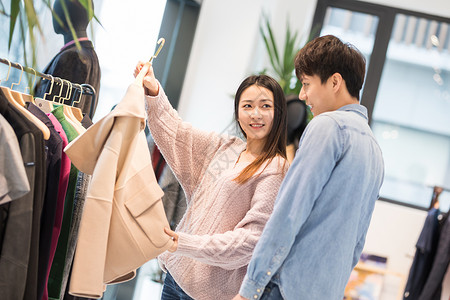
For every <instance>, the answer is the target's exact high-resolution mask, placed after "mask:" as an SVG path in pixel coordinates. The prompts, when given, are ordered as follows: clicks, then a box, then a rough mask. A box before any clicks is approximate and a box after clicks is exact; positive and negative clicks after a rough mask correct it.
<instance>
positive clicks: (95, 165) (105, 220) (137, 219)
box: [65, 84, 173, 298]
mask: <svg viewBox="0 0 450 300" xmlns="http://www.w3.org/2000/svg"><path fill="white" fill-rule="evenodd" d="M144 128H145V110H144V89H143V87H142V86H139V85H136V84H131V85H130V86H129V87H128V89H127V92H126V94H125V96H124V98H123V99H122V101H121V102H120V103H119V104H118V105H117V106H116V107H115V108H114V110H112V111H111V112H110V113H109V114H108V115H107V116H105V117H104V118H103V119H101V120H100V121H98V122H97V123H95V124H94V125H92V126H91V127H90V128H89V129H88V130H87V131H86V132H85V133H84V134H83V135H81V136H79V137H78V138H77V139H76V140H75V141H73V142H72V143H70V144H69V145H68V146H67V148H66V149H65V151H66V153H67V155H68V156H69V157H70V159H71V160H72V163H73V164H74V165H75V166H76V167H77V168H78V169H79V170H80V171H82V172H84V173H87V174H92V180H91V183H90V187H89V190H88V195H87V198H86V201H85V206H84V212H83V216H82V220H81V226H80V232H79V236H78V244H77V249H76V253H75V259H74V263H73V268H72V274H71V280H70V287H69V293H70V294H71V295H74V296H80V297H91V298H99V297H101V296H102V294H103V292H104V290H105V284H109V283H118V282H123V281H126V280H130V279H132V278H133V277H134V276H135V274H136V269H137V268H139V267H140V266H141V265H143V264H144V263H145V262H147V261H148V260H150V259H152V258H155V257H156V256H157V255H159V254H160V253H162V252H164V251H165V250H167V249H168V248H170V247H171V246H172V245H173V242H172V240H171V239H170V237H169V236H167V235H166V234H165V233H164V227H168V226H169V224H168V222H167V219H166V215H165V214H164V208H163V205H162V202H161V197H162V196H163V192H162V190H161V188H160V187H159V185H158V184H157V182H156V178H155V174H154V172H153V168H152V162H151V159H150V153H149V150H148V147H147V141H146V139H145V134H144V131H143V130H144Z"/></svg>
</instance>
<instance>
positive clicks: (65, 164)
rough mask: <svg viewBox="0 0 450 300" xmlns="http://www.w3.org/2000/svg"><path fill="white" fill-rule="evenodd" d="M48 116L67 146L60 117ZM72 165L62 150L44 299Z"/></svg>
mask: <svg viewBox="0 0 450 300" xmlns="http://www.w3.org/2000/svg"><path fill="white" fill-rule="evenodd" d="M47 116H48V118H49V119H50V120H51V121H52V124H53V126H54V127H55V130H56V131H57V132H58V134H59V136H60V137H61V139H62V141H63V145H62V146H63V147H62V148H63V149H64V148H65V147H66V146H67V144H68V140H67V136H66V133H65V132H64V129H63V127H62V125H61V123H59V121H58V119H56V117H55V116H54V115H53V114H51V113H49V114H47ZM70 167H71V163H70V160H69V158H68V157H67V154H66V153H65V152H64V151H61V172H60V176H59V186H58V197H57V205H56V215H55V222H54V224H53V233H52V240H51V247H50V255H49V261H48V265H47V273H46V276H45V280H46V281H45V284H44V293H43V297H42V298H41V299H42V300H47V299H48V289H47V285H48V277H49V275H50V269H51V267H52V262H53V258H54V257H55V252H56V247H57V245H58V239H59V234H60V232H61V225H62V220H63V213H64V201H65V198H66V192H67V187H68V183H69V176H70Z"/></svg>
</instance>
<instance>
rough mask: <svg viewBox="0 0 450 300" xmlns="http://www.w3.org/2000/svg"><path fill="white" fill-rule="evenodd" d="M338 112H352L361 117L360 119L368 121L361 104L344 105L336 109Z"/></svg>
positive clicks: (365, 111) (364, 108)
mask: <svg viewBox="0 0 450 300" xmlns="http://www.w3.org/2000/svg"><path fill="white" fill-rule="evenodd" d="M337 110H338V111H353V112H355V113H357V114H359V115H361V116H362V117H364V119H366V120H367V121H368V120H369V119H368V117H367V108H366V107H365V106H362V105H361V104H348V105H344V106H342V107H340V108H338V109H337Z"/></svg>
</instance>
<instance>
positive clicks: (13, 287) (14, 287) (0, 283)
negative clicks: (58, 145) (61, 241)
mask: <svg viewBox="0 0 450 300" xmlns="http://www.w3.org/2000/svg"><path fill="white" fill-rule="evenodd" d="M0 114H2V115H3V116H4V117H5V119H6V120H7V121H8V123H9V124H10V125H11V127H12V128H13V129H14V132H15V134H16V136H17V139H18V141H19V145H20V151H21V155H22V160H23V162H24V165H25V171H26V173H27V178H28V182H29V184H30V189H31V190H30V192H29V193H27V194H25V195H24V196H22V197H21V198H18V199H16V200H14V201H11V202H9V203H6V204H3V205H2V207H3V208H5V206H4V205H7V213H8V220H7V224H6V226H5V232H4V239H3V245H2V252H1V256H0V291H1V292H2V294H1V296H2V299H36V294H37V285H27V283H28V281H27V280H29V279H27V278H28V276H31V277H33V278H34V276H33V275H34V274H35V275H36V279H37V259H36V261H32V260H33V259H34V256H33V257H31V254H32V252H34V251H35V250H37V246H38V245H37V244H36V242H37V241H38V238H39V231H37V232H36V228H33V226H34V220H35V219H33V218H34V213H35V202H36V201H37V203H40V200H42V198H43V194H42V195H40V196H39V195H38V193H39V192H42V190H41V189H42V187H41V186H38V185H39V184H40V182H41V179H40V178H38V177H39V176H41V177H42V175H44V178H43V179H45V174H42V173H40V171H39V168H41V169H42V170H43V169H44V167H43V165H44V163H43V160H44V156H43V153H44V143H43V140H44V137H43V134H42V132H41V131H40V130H39V129H38V128H37V127H36V126H35V125H34V124H33V123H32V122H31V121H29V120H28V119H26V118H25V117H24V116H23V115H22V114H21V113H20V112H19V111H18V110H17V109H16V108H15V107H13V106H12V105H11V104H10V103H9V102H8V100H6V98H5V95H4V94H3V92H2V91H0ZM36 197H37V200H36ZM35 200H36V201H35ZM39 213H40V212H39ZM33 234H34V235H33ZM30 262H31V263H32V265H31V267H30ZM34 263H35V264H36V265H34ZM34 266H36V268H35V269H33V268H32V267H34ZM34 271H35V272H36V273H34ZM32 273H33V274H32ZM30 279H31V278H30ZM30 283H32V282H31V281H30ZM34 283H35V282H34ZM33 291H34V292H35V293H34V295H32V292H33Z"/></svg>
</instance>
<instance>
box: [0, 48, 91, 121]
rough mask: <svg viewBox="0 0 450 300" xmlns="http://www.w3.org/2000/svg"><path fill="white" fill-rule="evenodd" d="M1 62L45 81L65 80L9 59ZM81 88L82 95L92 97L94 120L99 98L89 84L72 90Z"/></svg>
mask: <svg viewBox="0 0 450 300" xmlns="http://www.w3.org/2000/svg"><path fill="white" fill-rule="evenodd" d="M0 62H1V63H3V64H5V65H8V66H11V67H13V68H15V69H18V70H23V71H25V72H27V73H29V74H32V75H36V76H39V77H41V78H43V79H44V80H49V81H55V80H58V81H59V82H62V80H63V79H61V78H59V77H54V76H51V75H48V74H44V73H41V72H38V71H36V70H35V69H33V68H30V67H26V66H22V65H20V64H18V63H14V62H11V61H9V60H7V59H4V58H1V57H0ZM64 80H65V79H64ZM66 81H67V80H66ZM69 82H70V81H69ZM71 84H72V83H71ZM80 87H81V93H82V94H84V95H89V96H91V97H92V101H91V107H90V113H89V117H90V118H91V119H92V118H93V116H92V112H93V108H94V105H95V103H96V101H97V99H96V97H97V94H96V91H95V89H94V87H93V86H92V85H90V84H87V83H82V84H80V85H78V84H74V85H72V88H75V89H80Z"/></svg>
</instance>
